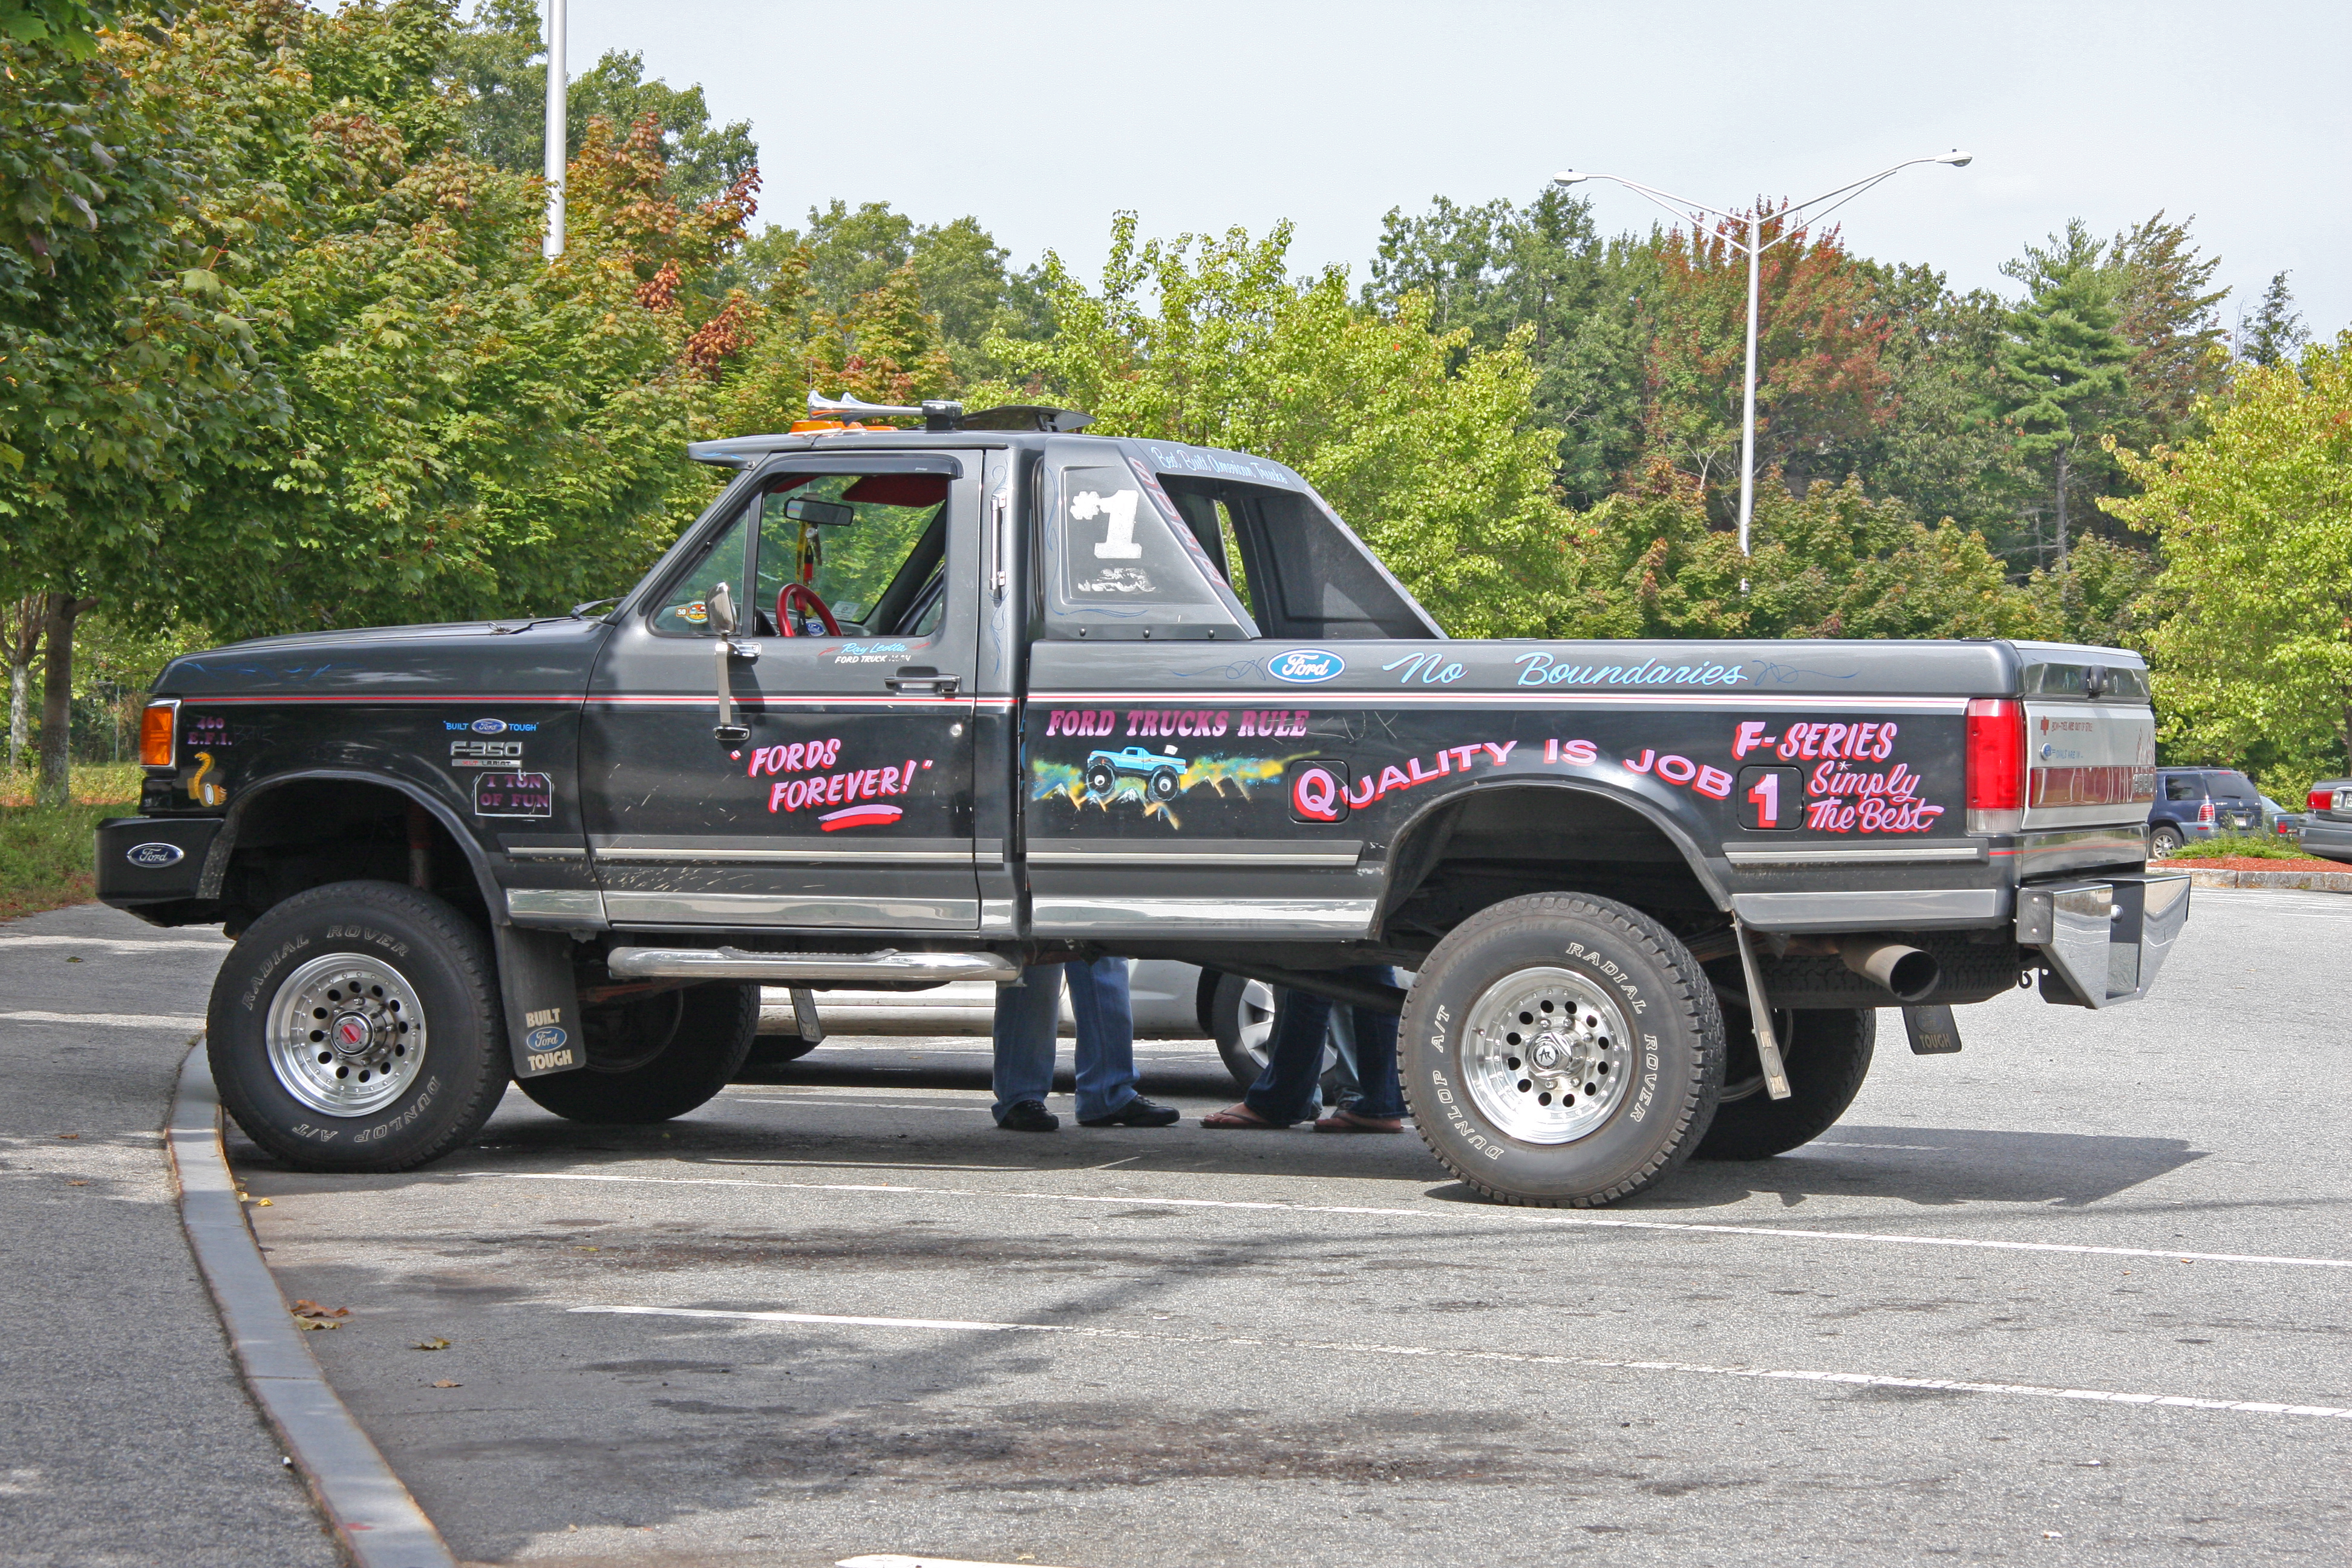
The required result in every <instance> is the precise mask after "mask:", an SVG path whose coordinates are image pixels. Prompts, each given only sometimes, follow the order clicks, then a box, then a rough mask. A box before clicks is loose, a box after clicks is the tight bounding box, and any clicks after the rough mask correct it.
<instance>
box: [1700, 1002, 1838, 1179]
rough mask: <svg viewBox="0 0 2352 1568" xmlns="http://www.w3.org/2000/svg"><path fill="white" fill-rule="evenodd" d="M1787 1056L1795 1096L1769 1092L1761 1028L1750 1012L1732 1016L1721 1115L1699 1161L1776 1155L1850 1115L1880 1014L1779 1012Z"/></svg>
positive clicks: (1776, 1022) (1776, 1020)
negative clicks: (1759, 1053)
mask: <svg viewBox="0 0 2352 1568" xmlns="http://www.w3.org/2000/svg"><path fill="white" fill-rule="evenodd" d="M1772 1027H1773V1029H1774V1031H1775V1032H1776V1033H1777V1034H1778V1035H1779V1037H1780V1057H1781V1061H1782V1063H1783V1065H1785V1066H1786V1067H1787V1068H1788V1069H1789V1098H1788V1099H1786V1100H1774V1099H1773V1098H1772V1097H1771V1096H1769V1095H1768V1094H1766V1093H1765V1092H1764V1076H1763V1075H1764V1069H1763V1066H1762V1064H1761V1063H1760V1062H1759V1061H1758V1060H1757V1057H1756V1032H1755V1030H1754V1029H1753V1028H1752V1027H1750V1026H1749V1024H1748V1015H1747V1014H1745V1013H1742V1012H1738V1011H1736V1010H1735V1011H1734V1012H1732V1013H1731V1014H1730V1015H1729V1016H1728V1017H1727V1019H1726V1033H1727V1035H1728V1037H1729V1045H1730V1054H1729V1058H1728V1062H1729V1065H1728V1066H1727V1068H1725V1077H1726V1080H1727V1081H1726V1083H1725V1086H1724V1098H1723V1100H1722V1103H1721V1104H1719V1105H1717V1107H1716V1110H1715V1122H1714V1124H1713V1125H1712V1126H1710V1127H1709V1128H1708V1129H1707V1130H1706V1137H1704V1138H1702V1139H1700V1140H1699V1145H1698V1149H1697V1152H1696V1153H1695V1154H1693V1155H1692V1158H1694V1159H1698V1160H1769V1159H1770V1158H1771V1157H1772V1156H1773V1155H1775V1154H1785V1153H1787V1152H1789V1151H1790V1150H1791V1149H1794V1148H1798V1147H1800V1146H1801V1145H1803V1144H1806V1143H1810V1142H1812V1141H1813V1140H1814V1139H1816V1138H1818V1137H1820V1136H1821V1135H1822V1133H1824V1132H1826V1131H1829V1130H1830V1128H1831V1127H1832V1125H1834V1124H1835V1123H1836V1121H1837V1119H1838V1118H1839V1117H1841V1116H1843V1115H1844V1114H1845V1109H1846V1107H1847V1106H1849V1105H1852V1104H1853V1097H1854V1096H1855V1095H1857V1094H1859V1093H1861V1092H1862V1080H1863V1079H1864V1077H1866V1076H1868V1074H1869V1072H1870V1058H1871V1054H1872V1052H1873V1050H1874V1048H1875V1047H1876V1046H1877V1043H1878V1014H1877V1012H1876V1011H1875V1010H1874V1009H1872V1008H1868V1007H1862V1008H1853V1009H1843V1008H1841V1009H1838V1010H1835V1011H1810V1010H1800V1011H1796V1012H1781V1011H1780V1010H1779V1009H1777V1008H1776V1009H1775V1010H1774V1011H1773V1014H1772Z"/></svg>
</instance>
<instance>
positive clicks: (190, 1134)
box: [165, 1039, 457, 1568]
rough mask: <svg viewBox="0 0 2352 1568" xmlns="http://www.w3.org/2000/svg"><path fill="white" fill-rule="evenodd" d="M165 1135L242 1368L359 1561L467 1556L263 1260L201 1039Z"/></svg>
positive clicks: (383, 1563) (201, 1259) (430, 1564)
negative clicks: (386, 1456) (377, 1439)
mask: <svg viewBox="0 0 2352 1568" xmlns="http://www.w3.org/2000/svg"><path fill="white" fill-rule="evenodd" d="M165 1143H166V1146H167V1147H168V1149H169V1150H170V1152H171V1157H172V1173H173V1176H174V1177H175V1178H177V1180H178V1182H179V1186H180V1223H181V1225H182V1226H183V1227H184V1229H185V1230H186V1231H187V1235H188V1247H189V1248H190V1250H192V1251H193V1252H194V1254H195V1255H196V1264H197V1267H199V1268H202V1269H203V1270H204V1274H205V1283H206V1284H207V1285H209V1286H210V1287H211V1288H212V1293H213V1301H214V1303H215V1305H216V1306H217V1307H218V1308H219V1309H220V1315H221V1326H222V1327H223V1328H225V1329H226V1330H227V1331H228V1342H229V1348H230V1349H231V1350H232V1351H234V1352H236V1364H237V1368H238V1370H239V1371H241V1372H242V1373H244V1374H245V1382H246V1386H247V1388H249V1389H251V1390H252V1391H253V1397H254V1399H255V1401H256V1402H257V1403H258V1404H259V1405H260V1406H261V1410H262V1414H263V1415H267V1416H268V1418H269V1425H270V1426H271V1427H272V1429H274V1430H275V1431H276V1432H277V1434H278V1440H279V1441H281V1442H282V1443H284V1444H285V1445H286V1452H287V1455H288V1456H289V1458H291V1460H292V1461H293V1465H294V1468H295V1469H296V1470H298V1471H299V1472H300V1474H301V1477H302V1479H303V1480H304V1481H305V1482H307V1483H308V1484H309V1486H310V1495H311V1496H312V1497H313V1498H314V1499H316V1500H317V1501H318V1504H319V1510H320V1512H321V1513H323V1514H325V1515H326V1518H327V1523H328V1524H329V1525H330V1526H331V1528H332V1530H333V1531H334V1535H335V1540H336V1541H337V1542H338V1543H340V1544H341V1547H342V1549H343V1551H344V1552H345V1554H346V1555H348V1556H349V1557H350V1558H351V1560H352V1562H353V1563H356V1564H358V1568H457V1559H456V1558H455V1557H452V1556H451V1555H450V1553H449V1548H448V1547H447V1546H446V1544H444V1543H443V1542H442V1540H441V1532H440V1531H437V1530H436V1529H434V1528H433V1521H431V1520H429V1519H427V1518H425V1510H423V1509H420V1508H418V1507H417V1506H416V1500H415V1498H413V1497H410V1496H409V1495H408V1489H407V1488H406V1487H404V1486H403V1485H401V1483H400V1478H399V1477H398V1476H396V1475H394V1474H393V1473H392V1467H391V1466H390V1465H387V1464H385V1463H384V1461H383V1455H382V1454H380V1453H378V1452H376V1447H375V1445H374V1444H373V1443H372V1442H370V1441H369V1440H368V1435H367V1434H366V1433H365V1432H363V1431H362V1430H360V1424H359V1423H358V1422H357V1421H355V1420H353V1419H352V1413H351V1412H350V1411H349V1410H347V1409H345V1408H344V1407H343V1402H342V1401H341V1399H340V1398H338V1397H337V1396H336V1394H335V1391H334V1390H333V1389H332V1388H331V1387H329V1386H328V1384H327V1380H326V1377H325V1375H324V1374H323V1373H320V1370H319V1362H318V1358H317V1357H316V1356H313V1355H312V1354H311V1353H310V1346H309V1345H307V1344H304V1343H303V1342H302V1331H301V1330H299V1329H297V1328H296V1327H295V1326H294V1320H293V1317H292V1314H291V1313H289V1311H288V1310H287V1307H286V1298H285V1297H283V1296H282V1295H280V1294H279V1293H278V1281H277V1280H275V1279H271V1278H270V1274H269V1266H268V1264H267V1263H264V1262H263V1261H262V1258H261V1247H260V1245H259V1244H258V1243H257V1242H256V1241H255V1240H254V1238H253V1231H252V1229H251V1228H250V1227H249V1226H247V1224H246V1218H245V1210H244V1206H243V1205H241V1204H239V1203H238V1201H237V1195H236V1177H235V1176H233V1175H232V1174H231V1173H230V1172H229V1168H228V1156H227V1154H226V1152H224V1151H223V1150H222V1148H221V1139H220V1096H219V1094H218V1093H217V1092H216V1091H215V1089H214V1088H213V1079H212V1072H211V1070H210V1068H207V1067H206V1066H205V1051H204V1045H203V1042H202V1041H201V1039H200V1040H199V1041H198V1042H197V1044H196V1046H195V1047H194V1049H192V1050H190V1051H189V1052H188V1058H187V1060H186V1061H184V1062H183V1063H182V1064H181V1066H180V1087H179V1091H178V1092H177V1093H176V1094H174V1095H173V1097H172V1119H171V1121H170V1124H169V1126H168V1128H167V1130H166V1136H165Z"/></svg>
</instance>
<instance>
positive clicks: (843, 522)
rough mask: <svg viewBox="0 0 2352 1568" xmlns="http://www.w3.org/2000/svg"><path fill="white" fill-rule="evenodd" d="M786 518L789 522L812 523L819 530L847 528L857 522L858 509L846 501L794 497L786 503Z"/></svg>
mask: <svg viewBox="0 0 2352 1568" xmlns="http://www.w3.org/2000/svg"><path fill="white" fill-rule="evenodd" d="M784 518H785V521H789V522H805V523H811V524H814V526H816V527H818V528H846V527H848V526H849V525H850V524H851V523H853V522H856V521H857V509H856V507H854V506H851V505H850V504H849V503H848V502H846V501H837V500H818V499H817V498H816V497H814V496H794V497H793V499H792V500H788V501H786V502H785V503H784Z"/></svg>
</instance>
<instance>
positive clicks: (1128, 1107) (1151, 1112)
mask: <svg viewBox="0 0 2352 1568" xmlns="http://www.w3.org/2000/svg"><path fill="white" fill-rule="evenodd" d="M1183 1116H1184V1113H1183V1112H1182V1111H1181V1110H1177V1109H1176V1108H1175V1107H1173V1106H1169V1105H1154V1104H1152V1103H1151V1101H1150V1100H1146V1099H1144V1098H1143V1096H1141V1095H1137V1096H1136V1097H1135V1098H1134V1099H1133V1100H1129V1101H1128V1102H1127V1103H1126V1104H1125V1105H1122V1106H1120V1107H1119V1108H1118V1110H1114V1111H1112V1112H1111V1113H1110V1114H1109V1115H1108V1116H1097V1117H1094V1118H1092V1119H1090V1120H1081V1121H1079V1122H1078V1125H1079V1126H1081V1127H1166V1126H1168V1125H1169V1124H1170V1123H1171V1122H1175V1121H1182V1120H1183Z"/></svg>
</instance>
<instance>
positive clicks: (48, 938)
mask: <svg viewBox="0 0 2352 1568" xmlns="http://www.w3.org/2000/svg"><path fill="white" fill-rule="evenodd" d="M235 945H236V943H234V942H230V941H229V940H228V939H227V938H226V937H215V938H213V939H212V940H211V941H210V942H192V941H190V940H189V939H187V938H185V937H158V938H156V939H155V940H154V941H152V942H149V941H146V940H144V939H143V938H139V937H121V936H58V935H53V934H50V933H47V932H44V933H41V934H38V935H28V936H0V953H6V952H15V951H16V949H17V948H20V947H105V948H112V949H114V950H115V951H116V952H154V951H156V950H157V949H158V948H177V949H181V950H187V951H194V952H218V953H226V952H228V950H229V949H230V948H231V947H233V946H235Z"/></svg>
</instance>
